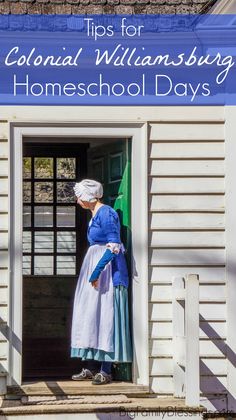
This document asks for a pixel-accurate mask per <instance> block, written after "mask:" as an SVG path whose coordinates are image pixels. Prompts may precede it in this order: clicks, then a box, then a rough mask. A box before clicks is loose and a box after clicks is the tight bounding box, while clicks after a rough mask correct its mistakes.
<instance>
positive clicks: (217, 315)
mask: <svg viewBox="0 0 236 420" xmlns="http://www.w3.org/2000/svg"><path fill="white" fill-rule="evenodd" d="M200 316H201V317H202V320H204V319H205V320H211V321H213V320H225V318H226V305H225V303H224V302H219V303H214V302H212V303H202V304H200ZM157 319H162V320H171V319H172V303H171V302H169V303H168V302H165V303H164V302H163V303H150V320H151V321H154V320H157Z"/></svg>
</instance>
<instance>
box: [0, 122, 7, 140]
mask: <svg viewBox="0 0 236 420" xmlns="http://www.w3.org/2000/svg"><path fill="white" fill-rule="evenodd" d="M8 137H9V124H8V123H7V122H4V123H2V122H0V140H5V139H8Z"/></svg>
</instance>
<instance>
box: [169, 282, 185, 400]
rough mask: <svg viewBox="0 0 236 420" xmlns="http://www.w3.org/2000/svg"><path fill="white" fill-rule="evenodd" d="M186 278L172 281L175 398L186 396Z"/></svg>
mask: <svg viewBox="0 0 236 420" xmlns="http://www.w3.org/2000/svg"><path fill="white" fill-rule="evenodd" d="M184 283H185V282H184V278H183V277H174V278H173V280H172V297H173V299H172V301H173V349H174V351H173V382H174V396H175V397H179V398H181V397H184V396H185V331H184V304H185V296H184V294H185V290H184V286H185V284H184Z"/></svg>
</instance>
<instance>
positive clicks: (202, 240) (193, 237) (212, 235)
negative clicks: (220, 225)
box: [150, 231, 225, 248]
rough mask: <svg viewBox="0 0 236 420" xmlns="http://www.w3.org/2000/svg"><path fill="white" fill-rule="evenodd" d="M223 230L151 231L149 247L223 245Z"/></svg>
mask: <svg viewBox="0 0 236 420" xmlns="http://www.w3.org/2000/svg"><path fill="white" fill-rule="evenodd" d="M224 244H225V234H224V232H173V231H172V232H171V231H169V232H156V231H153V232H151V237H150V245H151V247H153V248H155V247H177V248H180V247H212V248H214V247H216V246H217V247H224Z"/></svg>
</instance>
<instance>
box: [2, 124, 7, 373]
mask: <svg viewBox="0 0 236 420" xmlns="http://www.w3.org/2000/svg"><path fill="white" fill-rule="evenodd" d="M7 139H8V124H7V123H6V122H1V121H0V375H1V374H2V373H4V372H6V370H7V357H8V341H7V338H8V257H9V256H8V241H9V239H8V140H7Z"/></svg>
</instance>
